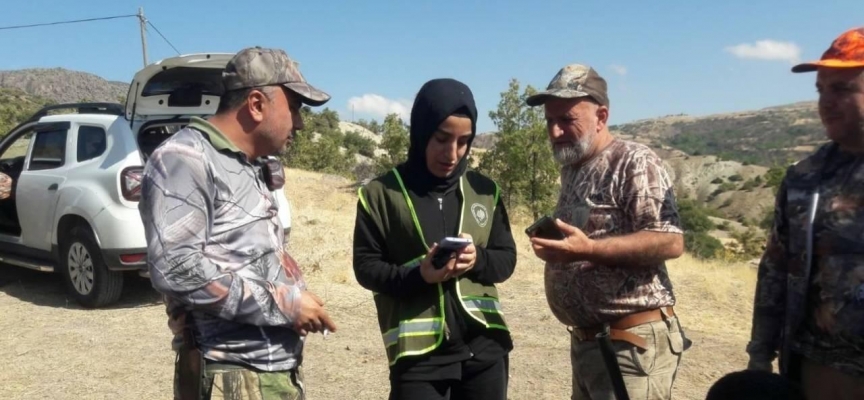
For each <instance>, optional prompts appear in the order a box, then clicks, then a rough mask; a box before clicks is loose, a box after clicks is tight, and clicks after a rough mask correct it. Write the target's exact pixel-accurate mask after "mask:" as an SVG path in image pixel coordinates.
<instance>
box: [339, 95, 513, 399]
mask: <svg viewBox="0 0 864 400" xmlns="http://www.w3.org/2000/svg"><path fill="white" fill-rule="evenodd" d="M476 126H477V108H476V106H475V105H474V97H473V94H472V93H471V90H470V89H469V88H468V87H467V86H466V85H465V84H463V83H462V82H459V81H456V80H453V79H434V80H431V81H429V82H426V84H424V85H423V87H422V88H421V89H420V92H419V93H418V94H417V97H416V98H415V100H414V106H413V108H412V109H411V127H410V130H411V137H410V141H411V144H410V147H409V149H408V159H407V161H405V162H404V163H402V164H400V165H399V166H397V167H396V168H394V169H393V170H391V171H388V172H386V173H385V174H384V175H381V176H379V177H377V178H376V179H374V180H372V181H371V182H369V184H367V185H365V186H364V187H363V188H361V189H360V191H359V196H360V201H359V202H358V207H357V221H356V225H355V229H354V272H355V276H356V277H357V281H358V282H359V283H360V285H362V286H363V287H364V288H366V289H368V290H370V291H372V292H373V293H374V299H375V305H376V308H377V311H378V324H379V328H380V330H381V334H382V336H383V340H384V346H385V350H386V353H387V359H388V362H389V364H390V389H391V391H390V399H391V400H393V399H409V398H410V399H417V400H425V399H490V400H492V399H494V400H498V399H501V400H503V399H506V398H507V395H506V393H507V374H508V354H509V352H510V350H512V348H513V343H512V340H511V338H510V333H509V331H508V329H507V324H506V323H505V321H504V319H503V316H502V315H501V312H500V311H501V306H500V302H499V299H498V292H497V289H496V288H495V284H497V283H501V282H503V281H505V280H506V279H508V278H509V277H510V276H511V275H512V274H513V270H514V268H515V265H516V246H515V244H514V242H513V236H512V234H511V232H510V223H509V221H508V219H507V213H506V210H505V209H504V204H503V203H502V201H501V200H500V190H499V188H498V186H497V184H496V183H495V182H494V181H492V180H491V179H489V178H487V177H485V176H483V175H481V174H480V173H478V172H476V171H472V170H470V169H469V166H468V153H469V150H470V148H471V142H472V141H473V139H474V136H475V134H476ZM447 237H450V238H453V237H459V238H464V239H469V242H470V244H468V245H467V246H466V247H463V248H460V249H458V250H455V251H453V252H452V253H450V256H449V258H448V257H445V258H439V257H435V256H436V254H437V255H438V256H441V255H446V254H448V248H447V246H446V243H445V240H444V239H445V238H447ZM438 253H440V254H438ZM439 260H443V261H440V262H438V261H439ZM436 265H437V267H436Z"/></svg>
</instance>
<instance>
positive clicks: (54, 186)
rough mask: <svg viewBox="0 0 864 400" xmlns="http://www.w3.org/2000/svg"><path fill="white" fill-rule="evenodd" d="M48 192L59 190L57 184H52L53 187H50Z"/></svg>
mask: <svg viewBox="0 0 864 400" xmlns="http://www.w3.org/2000/svg"><path fill="white" fill-rule="evenodd" d="M48 190H57V184H56V183H52V184H51V186H48Z"/></svg>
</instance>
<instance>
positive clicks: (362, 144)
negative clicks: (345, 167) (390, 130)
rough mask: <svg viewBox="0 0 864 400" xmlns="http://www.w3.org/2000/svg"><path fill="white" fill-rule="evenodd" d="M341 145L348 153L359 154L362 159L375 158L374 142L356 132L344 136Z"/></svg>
mask: <svg viewBox="0 0 864 400" xmlns="http://www.w3.org/2000/svg"><path fill="white" fill-rule="evenodd" d="M342 145H343V146H344V147H345V149H347V150H348V152H349V153H359V154H360V155H362V156H364V157H369V158H374V157H375V142H374V141H373V140H372V139H368V138H365V137H363V135H361V134H359V133H357V132H353V131H351V132H348V133H346V134H345V140H343V141H342Z"/></svg>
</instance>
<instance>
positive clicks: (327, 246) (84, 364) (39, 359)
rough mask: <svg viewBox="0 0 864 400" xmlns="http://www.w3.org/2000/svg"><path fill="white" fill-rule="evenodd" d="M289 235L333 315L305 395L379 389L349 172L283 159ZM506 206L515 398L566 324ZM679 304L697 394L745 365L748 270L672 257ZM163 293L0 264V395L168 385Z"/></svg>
mask: <svg viewBox="0 0 864 400" xmlns="http://www.w3.org/2000/svg"><path fill="white" fill-rule="evenodd" d="M288 176H289V181H288V184H287V185H288V187H287V193H288V195H289V198H290V199H291V200H292V202H293V211H294V218H293V221H294V223H293V226H294V227H293V234H292V237H291V249H292V253H293V254H295V256H296V257H297V259H298V261H299V262H301V264H302V265H303V267H304V270H305V272H306V274H307V278H308V280H309V284H310V290H312V291H314V292H316V293H317V294H319V295H320V296H321V297H322V299H324V301H325V302H326V307H327V308H328V309H329V310H330V313H331V315H332V316H333V318H334V320H335V321H336V323H337V324H338V328H339V330H338V332H336V333H335V334H332V335H330V336H329V337H327V338H326V339H324V338H323V337H322V336H321V335H314V336H310V337H309V338H308V339H307V346H306V353H305V356H304V368H305V374H306V377H305V380H306V385H307V388H308V398H309V399H310V400H331V399H332V400H335V399H346V398H351V399H355V400H362V399H386V397H387V388H388V385H387V368H386V362H385V358H384V353H383V348H382V344H381V337H380V335H379V333H378V331H377V325H376V322H375V309H374V306H373V303H372V296H371V293H369V292H368V291H366V290H364V289H363V288H361V287H360V286H359V285H357V283H356V281H355V280H354V276H353V272H352V270H351V264H350V257H351V250H350V249H351V245H350V244H351V236H352V235H351V232H352V229H351V228H352V227H353V221H354V212H355V207H356V200H355V197H354V195H353V193H354V189H353V188H351V187H349V184H348V182H346V181H344V180H341V179H339V178H335V177H329V176H322V175H318V174H313V173H307V172H302V171H294V170H289V175H288ZM525 222H526V221H524V220H522V219H520V218H518V217H515V218H514V226H513V230H514V232H515V234H514V236H515V237H516V239H517V244H518V246H519V248H518V250H519V262H518V264H517V267H516V273H515V274H514V276H513V277H512V278H511V279H510V280H509V281H508V282H506V283H505V284H503V285H501V286H500V290H501V295H502V304H503V307H504V310H505V313H506V318H507V321H508V323H509V324H510V326H511V330H512V332H513V338H514V342H515V349H514V351H513V353H511V358H510V359H511V369H510V375H511V376H510V389H509V391H510V396H509V398H511V399H567V398H569V395H570V385H571V384H570V360H569V336H568V334H567V332H566V331H565V329H564V326H563V325H561V324H560V323H559V322H558V321H557V320H556V319H555V318H554V317H553V316H552V314H551V313H550V312H549V309H548V307H547V304H546V298H545V295H544V292H543V267H542V264H541V263H540V262H538V261H537V260H536V259H535V258H534V256H533V254H532V253H531V252H530V247H529V246H528V242H527V241H526V240H525V239H524V237H523V236H524V235H519V234H518V233H519V232H521V231H522V228H523V226H524V224H525ZM669 268H670V273H671V274H672V280H673V283H674V284H675V291H676V294H677V296H678V302H679V305H678V306H676V310H677V312H678V313H679V314H680V315H681V318H682V324H683V326H684V329H685V330H686V333H687V335H688V337H689V338H690V339H692V340H693V341H694V345H693V347H692V348H691V349H690V350H689V351H687V352H686V353H685V355H684V358H683V361H682V365H681V368H680V372H679V374H678V379H677V381H676V384H675V391H674V394H673V397H674V398H676V399H704V397H705V393H706V392H707V390H708V388H709V387H710V385H711V384H712V383H713V382H714V381H716V380H717V379H719V378H720V377H721V376H723V375H724V374H725V373H728V372H731V371H735V370H739V369H742V368H744V366H745V365H746V356H745V353H744V346H745V344H746V342H747V336H748V334H749V328H750V315H751V312H752V293H753V287H754V283H755V271H753V270H752V269H750V268H749V267H747V266H744V265H719V264H706V263H700V262H698V261H695V260H693V259H691V258H689V257H687V256H685V257H682V258H681V259H679V260H675V261H673V262H671V263H670V266H669ZM165 322H166V318H165V312H164V308H163V305H162V304H161V302H160V297H159V295H158V294H156V293H155V292H154V291H153V290H152V288H151V287H150V286H149V281H147V280H146V279H143V278H138V277H135V276H129V277H128V278H127V280H126V287H125V291H124V295H123V298H122V299H121V301H120V303H119V304H117V305H115V306H113V307H109V308H106V309H100V310H84V309H82V308H81V307H79V306H78V305H77V304H75V303H74V302H72V300H71V299H70V298H68V297H67V296H66V294H65V293H64V292H63V287H62V286H61V284H60V283H59V281H58V279H57V278H56V277H55V276H53V275H48V274H42V273H38V272H34V271H29V270H24V269H21V268H17V267H12V266H7V265H0V347H2V348H3V349H4V350H5V351H6V352H7V356H6V359H7V361H6V363H5V366H4V368H0V382H2V384H0V399H170V398H171V374H172V371H173V365H172V362H173V353H172V352H171V350H170V347H169V340H170V337H169V331H168V328H167V326H166V323H165Z"/></svg>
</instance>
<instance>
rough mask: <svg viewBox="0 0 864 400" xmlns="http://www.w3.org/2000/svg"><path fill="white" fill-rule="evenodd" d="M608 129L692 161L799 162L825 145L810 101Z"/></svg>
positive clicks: (646, 122)
mask: <svg viewBox="0 0 864 400" xmlns="http://www.w3.org/2000/svg"><path fill="white" fill-rule="evenodd" d="M610 130H611V131H612V132H613V133H614V134H617V135H618V136H620V137H625V138H630V139H633V140H637V141H640V142H643V143H646V144H649V145H651V146H652V147H655V148H656V147H661V146H663V145H665V146H670V147H673V148H676V149H679V150H681V151H683V152H685V153H687V154H690V155H693V156H699V155H716V156H719V157H720V158H721V159H723V160H735V161H739V162H742V163H745V164H758V165H763V166H766V167H770V166H773V165H783V164H789V163H791V162H794V161H796V160H799V159H801V158H803V157H805V156H806V155H807V154H808V153H809V152H811V151H813V149H815V147H816V146H818V145H819V144H821V143H823V142H824V141H825V136H824V133H823V129H822V124H821V122H820V119H819V114H818V111H817V108H816V103H815V102H802V103H794V104H788V105H783V106H778V107H769V108H763V109H759V110H753V111H746V112H738V113H729V114H717V115H708V116H703V117H691V116H687V115H675V116H666V117H661V118H654V119H646V120H640V121H635V122H631V123H627V124H622V125H613V126H611V127H610Z"/></svg>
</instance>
